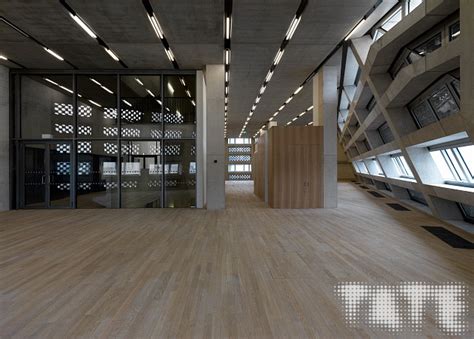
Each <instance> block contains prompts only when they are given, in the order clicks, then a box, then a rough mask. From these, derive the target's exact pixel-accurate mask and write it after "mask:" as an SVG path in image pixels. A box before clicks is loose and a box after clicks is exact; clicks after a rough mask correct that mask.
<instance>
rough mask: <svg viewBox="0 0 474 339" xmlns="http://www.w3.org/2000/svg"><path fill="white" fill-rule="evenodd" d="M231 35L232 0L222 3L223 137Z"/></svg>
mask: <svg viewBox="0 0 474 339" xmlns="http://www.w3.org/2000/svg"><path fill="white" fill-rule="evenodd" d="M231 36H232V0H225V3H224V71H225V75H224V76H225V79H224V138H225V137H227V114H228V107H229V82H230V54H231V51H230V47H231V43H230V38H231Z"/></svg>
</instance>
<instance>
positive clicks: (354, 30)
mask: <svg viewBox="0 0 474 339" xmlns="http://www.w3.org/2000/svg"><path fill="white" fill-rule="evenodd" d="M380 3H381V1H378V2H377V3H376V4H375V5H374V6H373V7H372V8H371V9H370V10H369V11H368V12H367V13H366V14H365V15H364V16H363V17H362V18H361V19H360V20H359V21H358V22H357V24H356V25H355V26H354V27H353V28H351V30H350V31H349V33H348V34H347V35H346V36H345V37H344V39H343V41H341V42H339V43H338V44H337V45H336V47H335V48H334V49H333V50H332V51H331V52H330V53H329V55H328V56H326V58H325V59H324V60H323V61H322V62H321V63H320V64H319V66H318V67H316V69H315V70H314V71H312V72H311V73H310V74H309V75H308V76H307V77H306V79H305V80H304V81H303V82H302V83H301V85H299V86H298V88H297V89H296V90H295V91H294V92H293V94H291V95H290V97H289V98H288V99H286V101H285V102H284V103H283V104H282V105H281V106H280V108H279V109H278V111H276V112H275V113H274V114H273V115H272V116H271V117H270V118H269V119H268V121H267V123H268V122H270V121H272V120H273V119H275V118H276V117H277V116H278V114H279V113H280V112H281V111H282V110H283V109H284V108H285V106H286V105H287V104H288V103H290V101H291V100H293V98H294V97H295V95H297V94H298V93H299V92H301V90H302V89H303V88H304V86H305V85H306V84H307V83H308V82H309V81H311V79H313V77H314V76H315V75H316V74H317V73H318V72H319V70H320V68H321V67H322V66H323V65H324V64H325V63H326V62H327V61H328V60H329V59H330V58H331V57H332V56H333V55H334V54H335V53H336V52H337V50H338V49H339V48H340V47H341V46H342V45H343V43H344V42H345V41H348V40H349V39H350V38H351V37H352V36H353V35H354V33H355V32H356V31H357V30H358V29H359V28H360V27H361V26H362V25H363V24H364V23H365V21H366V20H367V17H368V16H369V15H370V14H371V13H372V12H373V11H374V10H375V9H376V8H377V6H378V5H380ZM311 109H313V106H311ZM307 111H308V110H306V111H304V112H303V113H300V114H299V115H298V116H297V117H295V118H293V119H292V120H290V121H289V122H287V123H286V125H290V124H292V123H293V122H294V121H296V120H297V119H298V118H299V117H301V116H303V115H304V114H305V113H306V112H307ZM248 121H249V119H248V118H247V122H248ZM247 122H246V123H247ZM267 123H265V124H263V125H262V127H260V129H259V130H257V132H256V133H255V134H254V138H255V137H257V136H258V134H259V133H260V132H261V131H262V130H263V129H264V128H265V126H266V124H267ZM308 125H312V122H311V123H309V124H308ZM245 126H246V125H244V128H243V129H242V132H240V134H241V135H242V133H243V131H244V130H245Z"/></svg>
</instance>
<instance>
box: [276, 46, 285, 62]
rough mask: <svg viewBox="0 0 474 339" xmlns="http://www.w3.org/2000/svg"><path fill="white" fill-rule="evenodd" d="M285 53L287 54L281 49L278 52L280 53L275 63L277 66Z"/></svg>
mask: <svg viewBox="0 0 474 339" xmlns="http://www.w3.org/2000/svg"><path fill="white" fill-rule="evenodd" d="M283 53H285V50H281V49H279V50H278V53H277V55H276V56H275V61H274V62H273V63H274V64H275V65H278V63H279V62H280V60H281V57H282V56H283Z"/></svg>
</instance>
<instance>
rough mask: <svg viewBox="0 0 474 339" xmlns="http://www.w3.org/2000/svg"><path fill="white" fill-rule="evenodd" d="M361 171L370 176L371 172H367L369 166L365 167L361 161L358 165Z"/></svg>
mask: <svg viewBox="0 0 474 339" xmlns="http://www.w3.org/2000/svg"><path fill="white" fill-rule="evenodd" d="M357 164H358V166H359V169H360V171H361V172H362V173H366V174H369V171H368V170H367V166H365V164H364V162H363V161H359V162H358V163H357Z"/></svg>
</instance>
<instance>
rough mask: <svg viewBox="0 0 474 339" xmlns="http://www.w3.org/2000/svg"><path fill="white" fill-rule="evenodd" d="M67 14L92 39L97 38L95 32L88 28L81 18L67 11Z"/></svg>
mask: <svg viewBox="0 0 474 339" xmlns="http://www.w3.org/2000/svg"><path fill="white" fill-rule="evenodd" d="M69 15H70V16H71V18H72V19H73V20H74V21H75V22H76V23H77V24H78V25H79V26H81V28H82V29H83V30H84V31H86V33H87V34H89V36H90V37H91V38H93V39H97V35H95V33H94V32H93V31H92V29H90V27H89V26H87V24H86V23H85V22H84V21H82V19H81V18H79V17H78V16H77V15H74V14H72V13H69Z"/></svg>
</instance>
